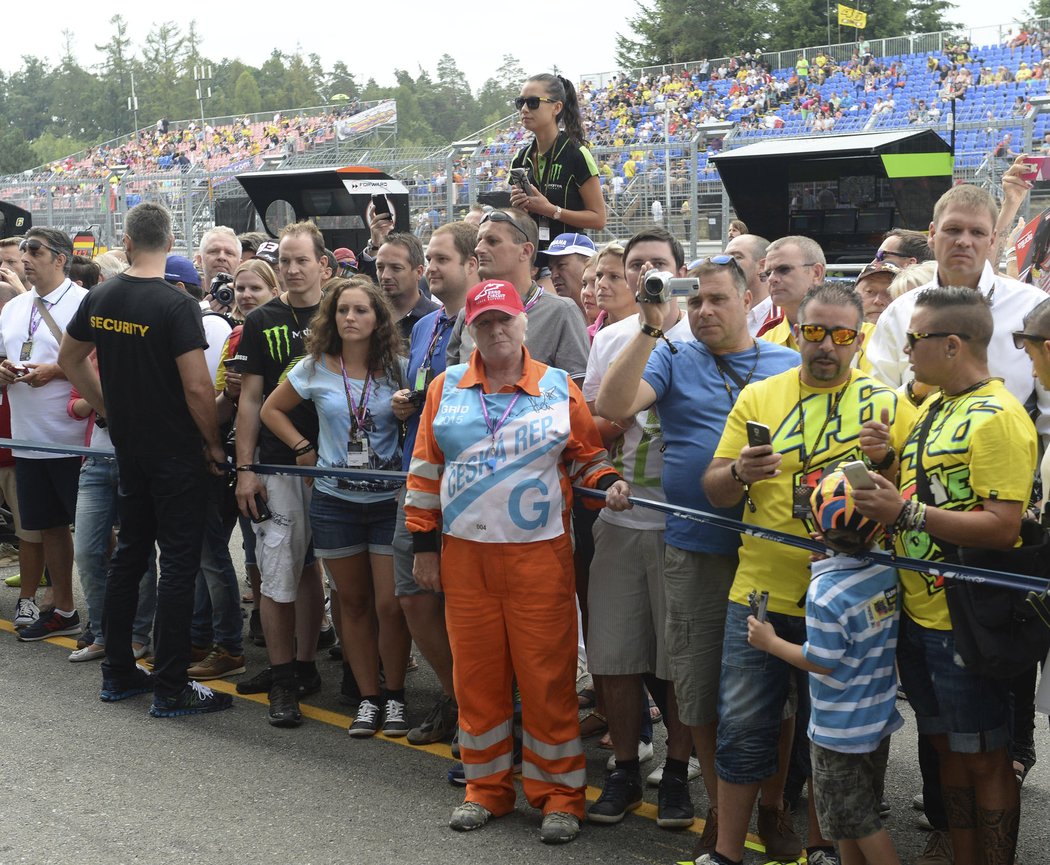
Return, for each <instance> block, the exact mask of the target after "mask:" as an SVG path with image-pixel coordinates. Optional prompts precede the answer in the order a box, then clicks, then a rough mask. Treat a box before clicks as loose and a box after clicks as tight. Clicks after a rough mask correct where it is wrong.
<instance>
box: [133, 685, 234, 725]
mask: <svg viewBox="0 0 1050 865" xmlns="http://www.w3.org/2000/svg"><path fill="white" fill-rule="evenodd" d="M232 706H233V697H231V696H230V695H229V694H218V693H216V692H215V691H213V690H212V689H211V688H206V687H205V686H204V685H202V684H201V683H200V682H188V683H187V684H186V687H185V688H183V689H182V690H181V691H180V692H179V693H178V694H176V695H175V696H174V697H154V698H153V705H152V706H150V707H149V713H150V714H151V715H152V716H153V717H154V718H178V717H180V716H182V715H204V714H206V713H208V712H221V711H222V710H223V709H229V708H231V707H232Z"/></svg>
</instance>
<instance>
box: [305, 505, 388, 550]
mask: <svg viewBox="0 0 1050 865" xmlns="http://www.w3.org/2000/svg"><path fill="white" fill-rule="evenodd" d="M396 515H397V499H395V498H391V499H384V500H383V501H380V502H350V501H347V500H346V499H338V498H336V497H335V496H330V495H327V494H326V493H322V492H321V491H320V490H316V491H314V496H313V499H311V501H310V527H311V528H312V529H313V535H314V554H315V555H316V556H317V558H319V559H345V558H346V557H347V556H356V555H357V554H358V553H363V552H366V551H367V552H370V553H376V554H378V555H382V556H390V555H393V553H394V548H393V546H391V542H392V541H393V539H394V521H395V517H396Z"/></svg>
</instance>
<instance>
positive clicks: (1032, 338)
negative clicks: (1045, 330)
mask: <svg viewBox="0 0 1050 865" xmlns="http://www.w3.org/2000/svg"><path fill="white" fill-rule="evenodd" d="M1013 338H1014V348H1016V349H1018V350H1019V351H1020V350H1023V349H1024V344H1025V340H1028V342H1037V343H1038V342H1046V341H1047V340H1048V339H1050V336H1040V335H1039V334H1037V333H1025V332H1024V331H1023V330H1015V331H1014V332H1013Z"/></svg>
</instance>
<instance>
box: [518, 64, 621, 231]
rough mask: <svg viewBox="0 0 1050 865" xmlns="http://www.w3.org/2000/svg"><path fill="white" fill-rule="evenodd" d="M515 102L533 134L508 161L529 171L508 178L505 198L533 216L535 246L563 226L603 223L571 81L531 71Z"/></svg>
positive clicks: (597, 185) (599, 191)
mask: <svg viewBox="0 0 1050 865" xmlns="http://www.w3.org/2000/svg"><path fill="white" fill-rule="evenodd" d="M514 106H515V108H517V109H518V111H519V112H521V124H522V126H524V127H525V128H526V129H527V130H529V132H531V133H532V134H533V139H532V141H531V142H529V144H528V145H526V146H525V147H524V148H522V149H521V150H519V151H518V153H517V154H516V155H515V157H514V161H513V163H512V167H513V168H524V169H525V170H526V171H527V172H528V185H527V186H526V187H525V188H522V187H521V186H520V185H518V186H515V185H513V184H512V185H511V193H510V201H511V204H512V205H513V206H514V207H518V208H521V209H522V210H524V211H526V212H527V213H528V214H529V215H530V216H531V217H532V218H533V219H534V220H536V224H537V226H539V236H540V249H541V250H542V249H546V248H547V247H548V246H549V245H550V242H551V241H552V240H553V239H554V238H555V237H557V236H558V235H559V234H563V233H565V232H574V231H575V232H578V231H587V230H590V231H597V230H599V229H602V228H604V227H605V199H604V198H603V197H602V188H601V182H600V181H599V180H598V166H597V165H596V164H595V162H594V157H593V156H591V153H590V151H589V150H588V149H587V148H586V147H585V146H584V144H585V143H586V134H585V132H584V130H583V124H582V122H581V120H580V106H579V103H578V102H577V100H576V89H575V88H574V87H573V86H572V82H571V81H569V79H567V78H563V77H562V76H560V75H551V74H550V73H546V72H545V73H543V74H541V75H533V76H532V77H531V78H530V79H529V80H528V81H526V82H525V84H524V85H523V86H522V88H521V95H520V96H519V97H518V98H517V99H515V100H514ZM562 127H564V129H563V128H562Z"/></svg>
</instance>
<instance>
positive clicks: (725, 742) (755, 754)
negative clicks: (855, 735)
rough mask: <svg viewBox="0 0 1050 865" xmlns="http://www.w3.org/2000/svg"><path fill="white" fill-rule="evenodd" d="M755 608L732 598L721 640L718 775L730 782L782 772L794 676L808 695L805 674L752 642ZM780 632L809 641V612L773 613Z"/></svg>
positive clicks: (751, 780)
mask: <svg viewBox="0 0 1050 865" xmlns="http://www.w3.org/2000/svg"><path fill="white" fill-rule="evenodd" d="M749 615H751V609H750V608H749V607H747V606H746V605H744V604H737V603H733V602H730V604H729V608H728V609H727V610H726V630H725V638H724V640H723V643H722V674H721V677H720V681H719V688H718V745H717V750H716V752H715V768H716V769H717V771H718V777H719V778H721V779H722V780H723V781H728V782H729V783H731V784H753V783H755V782H758V781H763V780H765V779H766V778H768V777H770V776H771V775H773V774H775V773H776V771H777V743H778V742H779V741H780V726H781V721H782V719H783V717H784V706H785V703H786V702H787V700H788V697H789V694H790V691H791V682H792V679H798V680H799V681H798V683H797V684H798V692H799V696H800V699H801V696H802V694H803V693H807V694H808V688H809V683H808V681H807V679H806V673H804V672H803V671H801V670H796V669H795V668H794V667H792V666H791V665H790V664H788V663H787V662H786V661H782V660H780V659H779V658H776V657H774V656H773V655H770V654H767V653H766V652H763V651H761V650H759V649H755V648H753V647H752V646H751V645H750V644H749V643H748V642H747V617H748V616H749ZM769 621H770V623H771V624H772V625H773V627H774V628H775V629H776V632H777V635H778V636H780V637H783V638H784V639H785V640H787V641H788V642H791V643H798V644H799V645H801V644H802V643H804V642H805V640H806V619H805V617H804V616H801V615H800V616H785V615H784V614H782V613H770V614H769Z"/></svg>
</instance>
